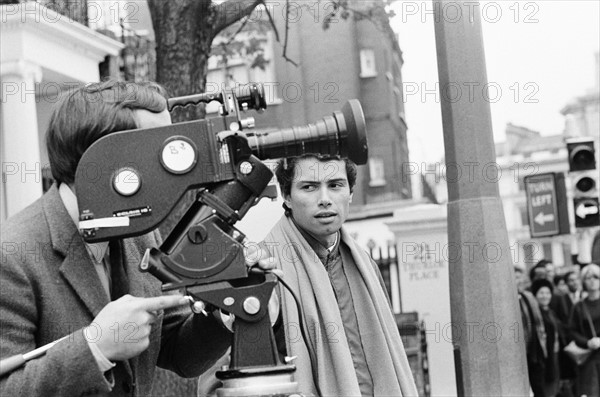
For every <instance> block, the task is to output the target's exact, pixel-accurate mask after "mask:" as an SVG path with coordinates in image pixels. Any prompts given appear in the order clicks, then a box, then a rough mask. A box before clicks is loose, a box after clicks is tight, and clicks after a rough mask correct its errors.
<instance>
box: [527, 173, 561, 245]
mask: <svg viewBox="0 0 600 397" xmlns="http://www.w3.org/2000/svg"><path fill="white" fill-rule="evenodd" d="M524 182H525V193H526V195H527V216H528V219H529V230H530V232H531V237H532V238H536V237H545V236H554V235H557V234H562V233H568V232H569V230H568V213H567V210H566V194H565V193H566V192H565V188H564V176H563V175H562V174H554V173H547V174H539V175H531V176H528V177H526V178H525V180H524ZM557 182H559V183H558V185H557ZM563 207H564V208H563ZM561 218H564V219H561Z"/></svg>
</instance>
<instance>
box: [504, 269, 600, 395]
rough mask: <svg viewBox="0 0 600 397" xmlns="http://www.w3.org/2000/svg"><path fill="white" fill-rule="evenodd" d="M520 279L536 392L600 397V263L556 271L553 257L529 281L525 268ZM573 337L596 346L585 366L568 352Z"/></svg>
mask: <svg viewBox="0 0 600 397" xmlns="http://www.w3.org/2000/svg"><path fill="white" fill-rule="evenodd" d="M515 278H516V282H517V289H518V292H519V306H520V309H521V317H522V320H523V328H524V335H525V343H526V348H527V367H528V372H529V383H530V386H531V390H532V392H533V395H534V396H535V397H540V396H543V397H554V396H556V397H559V396H560V397H573V396H577V397H579V396H587V397H592V396H594V397H598V396H600V338H599V337H598V335H600V267H599V266H598V265H595V264H588V265H585V266H582V267H581V268H580V269H578V270H574V271H570V272H568V273H565V274H556V272H555V268H554V265H553V264H552V262H550V261H547V260H541V261H539V262H538V263H537V264H536V265H535V266H533V267H532V268H531V270H530V271H529V280H527V275H526V274H525V272H524V271H523V269H522V268H520V267H515ZM571 342H574V343H575V344H576V345H577V346H578V347H580V348H582V349H588V350H591V354H589V357H588V358H587V359H586V360H585V361H584V362H583V363H581V364H580V365H577V364H576V362H575V361H574V360H573V359H572V358H571V357H569V356H568V355H567V353H566V352H565V351H564V348H565V347H566V346H567V345H569V344H570V343H571Z"/></svg>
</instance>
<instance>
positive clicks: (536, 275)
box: [531, 267, 547, 282]
mask: <svg viewBox="0 0 600 397" xmlns="http://www.w3.org/2000/svg"><path fill="white" fill-rule="evenodd" d="M546 276H547V273H546V268H544V267H537V268H535V270H534V271H533V279H532V280H531V282H534V281H535V280H538V279H542V278H547V277H546Z"/></svg>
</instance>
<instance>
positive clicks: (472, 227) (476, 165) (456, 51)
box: [433, 0, 529, 396]
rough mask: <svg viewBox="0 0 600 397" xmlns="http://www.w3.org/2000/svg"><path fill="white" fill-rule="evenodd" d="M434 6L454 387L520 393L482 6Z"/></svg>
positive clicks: (519, 334) (522, 380)
mask: <svg viewBox="0 0 600 397" xmlns="http://www.w3.org/2000/svg"><path fill="white" fill-rule="evenodd" d="M433 6H434V15H435V37H436V48H437V59H438V73H439V82H440V96H441V105H442V121H443V128H444V146H445V153H446V170H447V173H446V180H447V183H448V246H449V265H450V300H451V311H452V313H451V314H452V331H453V343H454V347H455V354H456V361H457V369H456V370H457V374H459V376H460V379H458V382H459V385H458V390H460V391H462V392H463V393H464V395H466V396H525V395H528V393H529V386H528V379H527V363H526V358H525V344H524V340H523V331H522V330H523V328H522V324H521V317H520V315H519V309H518V305H517V291H516V288H515V283H514V281H513V269H512V266H513V264H512V258H511V255H510V250H509V242H508V236H507V232H506V224H505V220H504V211H503V208H502V202H501V200H500V197H499V193H498V184H497V181H498V179H499V175H498V172H499V167H498V166H497V164H496V162H495V160H496V154H495V149H494V141H493V135H492V127H491V115H490V106H489V92H487V90H486V88H487V87H488V86H487V75H486V68H485V55H484V50H483V40H482V32H481V20H480V12H481V9H480V8H479V5H478V3H476V2H454V1H453V2H445V1H441V0H434V2H433ZM450 6H451V7H450ZM459 94H460V96H459Z"/></svg>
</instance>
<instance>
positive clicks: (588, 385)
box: [569, 264, 600, 397]
mask: <svg viewBox="0 0 600 397" xmlns="http://www.w3.org/2000/svg"><path fill="white" fill-rule="evenodd" d="M581 280H582V283H583V289H584V291H586V292H587V296H586V298H585V299H583V300H581V301H579V302H577V304H576V305H575V306H574V307H573V311H572V312H571V318H570V321H569V323H570V327H571V335H572V337H573V339H574V340H575V343H577V345H579V347H583V348H588V349H591V350H593V353H592V355H591V356H590V357H589V358H588V359H587V361H586V362H585V363H583V365H582V366H581V367H580V368H579V376H578V378H577V393H578V395H580V396H587V397H592V396H600V350H599V349H600V338H599V337H598V334H599V333H600V267H599V266H598V265H595V264H590V265H587V266H586V267H584V268H583V269H582V270H581Z"/></svg>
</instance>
